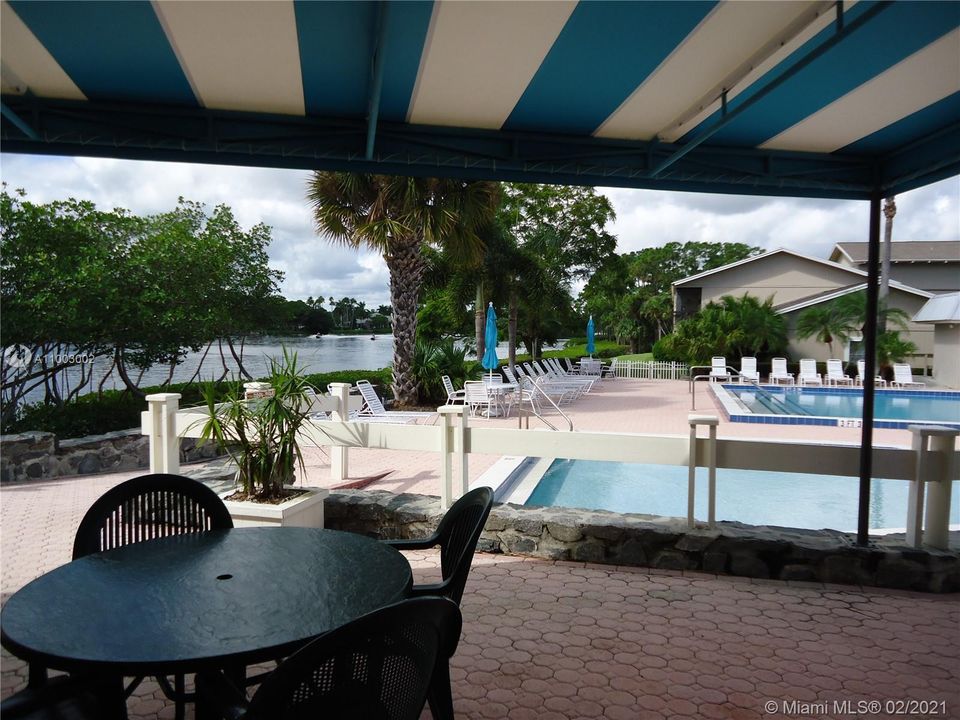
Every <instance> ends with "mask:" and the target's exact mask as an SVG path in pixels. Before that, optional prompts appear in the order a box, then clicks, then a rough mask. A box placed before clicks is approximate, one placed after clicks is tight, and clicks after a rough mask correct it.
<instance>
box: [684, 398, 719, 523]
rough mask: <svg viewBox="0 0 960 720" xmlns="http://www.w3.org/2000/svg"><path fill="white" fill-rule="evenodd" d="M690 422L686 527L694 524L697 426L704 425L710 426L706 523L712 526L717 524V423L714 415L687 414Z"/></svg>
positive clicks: (717, 420)
mask: <svg viewBox="0 0 960 720" xmlns="http://www.w3.org/2000/svg"><path fill="white" fill-rule="evenodd" d="M687 422H689V423H690V459H689V466H688V472H687V527H689V528H692V527H693V526H694V525H695V524H696V518H695V517H694V504H695V500H696V491H697V428H698V427H699V426H700V425H706V426H707V427H709V428H710V439H709V441H708V443H707V457H706V465H707V524H708V525H709V526H710V527H711V528H712V527H714V526H715V525H716V524H717V425H719V423H720V420H719V419H718V418H717V416H716V415H689V416H687Z"/></svg>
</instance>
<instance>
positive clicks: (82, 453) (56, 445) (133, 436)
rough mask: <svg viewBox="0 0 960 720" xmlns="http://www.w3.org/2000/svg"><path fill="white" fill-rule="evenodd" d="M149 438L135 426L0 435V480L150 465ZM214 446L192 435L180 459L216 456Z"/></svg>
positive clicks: (88, 472)
mask: <svg viewBox="0 0 960 720" xmlns="http://www.w3.org/2000/svg"><path fill="white" fill-rule="evenodd" d="M149 450H150V440H149V438H148V437H147V436H146V435H141V434H140V430H139V429H132V430H118V431H117V432H111V433H107V434H106V435H90V436H88V437H82V438H76V439H72V440H59V441H58V440H57V437H56V435H54V434H53V433H49V432H26V433H20V434H19V435H3V436H0V482H3V483H8V482H18V481H20V480H39V479H41V478H55V477H60V476H62V475H90V474H93V473H101V472H116V471H119V470H136V469H137V468H148V467H150V454H149ZM216 456H217V452H216V446H215V445H214V444H213V443H207V444H206V445H204V446H202V447H197V444H196V441H195V440H194V439H193V438H183V439H182V440H181V442H180V462H182V463H185V462H193V461H196V460H204V459H209V458H212V457H216Z"/></svg>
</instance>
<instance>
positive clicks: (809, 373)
mask: <svg viewBox="0 0 960 720" xmlns="http://www.w3.org/2000/svg"><path fill="white" fill-rule="evenodd" d="M797 380H798V382H799V383H800V384H801V385H823V378H822V377H820V373H818V372H817V361H816V360H814V359H813V358H803V359H801V360H800V373H799V374H798V375H797Z"/></svg>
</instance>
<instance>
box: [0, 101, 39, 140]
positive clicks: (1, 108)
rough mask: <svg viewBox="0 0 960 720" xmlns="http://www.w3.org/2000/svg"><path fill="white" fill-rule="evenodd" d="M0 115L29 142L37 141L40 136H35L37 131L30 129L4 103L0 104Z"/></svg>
mask: <svg viewBox="0 0 960 720" xmlns="http://www.w3.org/2000/svg"><path fill="white" fill-rule="evenodd" d="M0 114H2V115H3V116H4V117H5V118H6V119H7V120H9V121H10V122H11V123H13V125H14V126H15V127H16V128H17V130H19V131H20V132H22V133H23V134H24V135H26V136H27V137H28V138H30V139H31V140H39V139H40V136H39V135H38V134H37V131H36V130H34V129H33V128H32V127H30V126H29V125H28V124H27V123H26V121H25V120H24V119H23V118H21V117H20V116H19V115H17V114H16V113H15V112H14V111H13V110H11V109H10V107H9V106H8V105H7V104H6V103H0Z"/></svg>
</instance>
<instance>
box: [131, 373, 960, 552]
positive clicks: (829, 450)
mask: <svg viewBox="0 0 960 720" xmlns="http://www.w3.org/2000/svg"><path fill="white" fill-rule="evenodd" d="M332 389H333V390H334V393H333V395H331V396H326V397H323V398H321V399H320V402H321V403H322V404H323V405H324V408H325V409H327V410H328V411H329V412H331V413H332V414H333V417H334V418H335V419H334V420H332V421H315V422H311V423H309V424H308V425H307V426H306V427H305V428H304V429H303V431H302V440H303V441H304V442H309V443H314V444H316V445H318V446H330V447H331V452H330V456H331V476H332V481H333V483H334V484H336V483H339V482H343V481H344V480H345V479H346V477H347V474H348V466H347V454H348V449H349V448H379V449H384V450H411V451H419V452H423V451H432V452H437V453H438V454H439V458H438V461H439V466H440V501H441V506H442V507H443V508H447V507H449V506H450V504H451V502H452V501H453V500H454V499H455V498H456V497H458V496H460V495H462V494H463V493H464V492H466V490H467V486H468V476H469V475H468V464H469V455H470V454H471V453H478V454H482V455H519V456H533V457H542V458H569V459H575V460H607V461H613V462H630V463H649V464H660V465H679V466H687V467H691V468H695V467H705V468H707V469H708V472H709V477H710V479H711V482H710V483H709V486H708V493H709V498H708V507H709V508H710V510H709V511H708V512H709V518H708V522H709V523H711V524H712V523H713V522H714V521H715V518H714V512H713V508H715V501H716V492H717V490H716V470H717V469H718V468H724V469H735V470H765V471H771V472H788V473H804V474H816V475H840V476H847V477H856V476H857V475H859V469H860V447H859V446H858V445H852V444H846V445H843V444H834V443H825V444H820V443H807V442H799V441H789V440H739V439H736V440H734V439H718V438H717V437H716V418H715V417H713V416H694V415H691V416H690V428H691V431H690V435H689V437H687V436H683V435H647V434H635V433H612V432H562V433H561V432H549V431H544V430H519V429H514V428H505V427H497V428H490V427H470V426H469V424H468V418H467V414H466V409H465V408H464V407H463V406H460V405H456V406H444V407H442V408H440V409H439V410H438V413H439V415H440V418H441V420H442V422H441V423H440V424H438V425H391V424H374V423H365V422H362V421H352V422H346V421H344V420H345V418H346V417H347V411H346V409H345V408H348V407H349V403H350V402H351V401H352V399H351V397H350V396H349V395H348V390H349V385H345V384H344V385H340V384H338V385H336V386H333V387H332ZM179 397H180V396H179V395H178V394H176V393H164V394H158V395H149V396H147V401H148V408H149V409H148V410H147V411H145V412H144V413H142V416H141V431H142V432H143V434H144V435H149V436H150V469H151V471H152V472H170V473H176V472H178V471H179V442H180V438H183V437H198V436H199V434H200V428H201V427H202V424H203V422H204V420H205V419H206V413H205V411H204V410H203V409H202V408H193V409H190V408H187V409H183V410H178V408H177V403H178V400H179ZM700 425H706V426H707V427H708V428H709V429H710V433H709V436H708V437H706V438H701V437H698V436H697V428H698V427H699V426H700ZM912 430H913V431H914V437H915V440H914V447H913V448H912V449H906V448H894V447H874V449H873V463H874V467H878V468H883V476H884V477H885V478H891V479H897V480H908V481H912V482H911V489H910V498H911V499H910V507H909V509H908V513H907V515H908V517H907V519H906V527H907V537H908V540H909V542H910V543H911V544H913V545H914V546H917V547H919V545H920V544H921V543H926V544H928V545H931V546H933V547H939V548H946V542H947V533H948V528H949V525H948V517H949V508H950V494H951V482H952V480H955V479H958V470H960V453H958V452H957V451H956V449H955V444H956V436H957V435H958V433H960V431H957V430H951V429H946V428H932V427H915V428H912ZM454 466H456V467H457V476H458V482H457V484H456V486H454V482H453V467H454ZM694 488H695V485H694V484H691V485H690V488H689V490H688V493H689V501H688V517H687V521H688V523H689V525H690V526H693V525H694V522H695V518H694V516H693V492H694ZM762 491H763V488H762V487H758V488H757V492H762ZM924 499H925V500H926V502H925V503H924ZM919 508H925V513H924V512H921V511H920V510H919ZM924 523H925V524H924Z"/></svg>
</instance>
